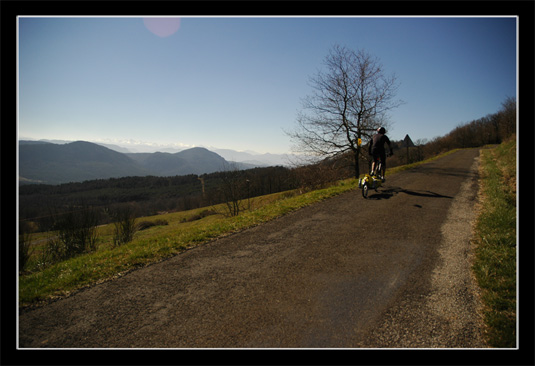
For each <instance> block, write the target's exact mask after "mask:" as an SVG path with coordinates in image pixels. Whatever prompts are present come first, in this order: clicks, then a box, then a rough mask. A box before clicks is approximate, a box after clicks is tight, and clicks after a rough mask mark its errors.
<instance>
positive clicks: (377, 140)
mask: <svg viewBox="0 0 535 366" xmlns="http://www.w3.org/2000/svg"><path fill="white" fill-rule="evenodd" d="M385 143H386V144H388V148H389V149H390V152H392V146H391V145H390V139H389V138H388V137H387V136H386V135H383V134H381V133H376V134H375V135H373V136H372V139H371V141H370V145H369V146H368V153H369V154H370V155H374V154H377V155H384V154H385Z"/></svg>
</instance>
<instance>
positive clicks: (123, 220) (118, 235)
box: [112, 204, 138, 246]
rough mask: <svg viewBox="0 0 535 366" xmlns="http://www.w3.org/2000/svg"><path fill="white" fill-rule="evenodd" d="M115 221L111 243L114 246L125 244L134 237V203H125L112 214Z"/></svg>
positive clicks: (135, 229) (135, 226)
mask: <svg viewBox="0 0 535 366" xmlns="http://www.w3.org/2000/svg"><path fill="white" fill-rule="evenodd" d="M112 216H113V218H114V220H115V222H114V223H113V224H114V226H115V233H114V236H113V244H114V245H115V246H118V245H122V244H126V243H128V242H131V241H132V239H134V234H135V233H136V231H137V229H138V227H137V225H136V210H135V207H134V205H131V204H125V205H123V206H120V207H119V208H117V209H116V211H115V212H114V213H113V214H112Z"/></svg>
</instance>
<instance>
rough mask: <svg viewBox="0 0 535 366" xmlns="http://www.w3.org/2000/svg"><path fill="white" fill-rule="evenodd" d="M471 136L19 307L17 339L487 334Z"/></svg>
mask: <svg viewBox="0 0 535 366" xmlns="http://www.w3.org/2000/svg"><path fill="white" fill-rule="evenodd" d="M478 157H479V150H477V149H473V150H472V149H469V150H461V151H458V152H456V153H454V154H451V155H448V156H446V157H443V158H441V159H439V160H436V161H434V162H432V163H428V164H425V165H422V166H420V167H418V168H415V169H412V170H409V171H405V172H401V173H398V174H395V175H392V176H391V177H388V176H387V182H386V183H385V184H384V186H383V187H381V188H379V190H378V192H374V191H371V192H370V197H369V199H367V200H365V199H364V198H362V196H361V194H360V191H352V192H348V193H345V194H342V195H340V196H337V197H334V198H331V199H328V200H325V201H323V202H320V203H317V204H314V205H312V206H309V207H306V208H303V209H301V210H298V211H296V212H294V213H291V214H289V215H286V216H284V217H282V218H279V219H277V220H274V221H271V222H269V223H266V224H263V225H260V226H257V227H254V228H252V229H249V230H245V231H243V232H240V233H237V234H234V235H231V236H228V237H225V238H222V239H219V240H215V241H212V242H210V243H207V244H205V245H202V246H199V247H197V248H194V249H191V250H188V251H186V252H184V253H182V254H180V255H177V256H175V257H173V258H171V259H168V260H166V261H163V262H161V263H157V264H154V265H151V266H148V267H146V268H142V269H139V270H135V271H132V272H130V273H129V274H127V275H125V276H123V277H120V278H117V279H115V280H112V281H109V282H105V283H102V284H99V285H96V286H93V287H91V288H88V289H85V290H83V291H80V292H78V293H75V294H74V295H72V296H70V297H68V298H65V299H62V300H59V301H56V302H53V303H50V304H48V305H46V306H43V307H40V308H37V309H33V310H27V311H23V312H22V313H21V314H20V316H19V347H20V348H42V347H45V348H132V347H133V348H266V347H267V348H299V349H301V348H479V347H485V345H484V343H483V341H482V339H481V333H482V324H481V318H480V316H479V313H478V309H479V306H480V305H479V302H478V295H477V287H476V286H475V284H474V281H473V279H472V276H471V273H470V255H471V247H470V241H469V239H470V236H471V222H472V221H473V219H474V217H475V216H474V205H475V202H476V201H475V200H476V194H477V163H478Z"/></svg>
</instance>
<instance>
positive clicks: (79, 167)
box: [19, 141, 149, 184]
mask: <svg viewBox="0 0 535 366" xmlns="http://www.w3.org/2000/svg"><path fill="white" fill-rule="evenodd" d="M148 174H149V172H148V171H147V170H145V169H144V168H143V167H142V166H140V165H139V164H137V163H136V162H134V161H133V160H132V159H131V158H129V157H128V156H126V155H125V154H121V153H119V152H116V151H113V150H110V149H108V148H106V147H103V146H100V145H96V144H93V143H90V142H84V141H76V142H72V143H69V144H64V145H58V144H52V143H27V142H25V141H20V144H19V176H20V178H21V180H22V181H27V182H38V183H48V184H60V183H67V182H81V181H84V180H91V179H106V178H116V177H124V176H136V175H148Z"/></svg>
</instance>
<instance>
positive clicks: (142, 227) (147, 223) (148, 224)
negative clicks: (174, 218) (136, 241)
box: [137, 219, 169, 231]
mask: <svg viewBox="0 0 535 366" xmlns="http://www.w3.org/2000/svg"><path fill="white" fill-rule="evenodd" d="M163 225H169V223H168V222H167V221H166V220H162V219H158V220H155V221H141V222H140V223H139V224H137V228H138V230H140V231H141V230H145V229H148V228H150V227H153V226H163Z"/></svg>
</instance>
